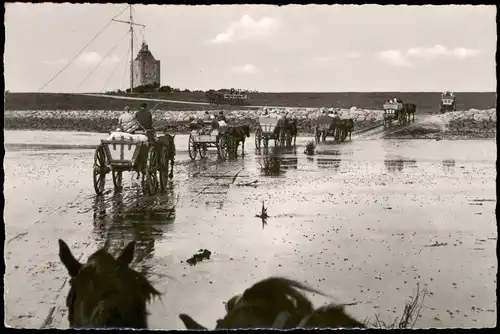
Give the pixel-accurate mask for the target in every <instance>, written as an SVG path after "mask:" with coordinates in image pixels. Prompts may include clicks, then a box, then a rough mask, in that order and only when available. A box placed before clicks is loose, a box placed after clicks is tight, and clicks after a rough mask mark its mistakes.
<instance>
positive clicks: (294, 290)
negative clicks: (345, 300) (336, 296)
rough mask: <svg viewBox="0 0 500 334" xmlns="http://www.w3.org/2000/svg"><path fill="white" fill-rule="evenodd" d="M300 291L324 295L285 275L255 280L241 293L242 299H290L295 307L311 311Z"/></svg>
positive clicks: (307, 300)
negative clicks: (255, 281) (254, 282)
mask: <svg viewBox="0 0 500 334" xmlns="http://www.w3.org/2000/svg"><path fill="white" fill-rule="evenodd" d="M302 291H307V292H311V293H317V294H319V295H322V296H326V295H325V294H324V293H322V292H321V291H319V290H316V289H314V288H312V287H309V286H307V285H305V284H303V283H300V282H298V281H295V280H292V279H288V278H285V277H269V278H267V279H264V280H262V281H260V282H257V283H256V284H254V285H253V286H251V287H250V288H248V289H247V290H245V292H244V293H243V299H244V300H253V299H259V300H273V301H284V300H289V301H291V302H292V303H293V304H294V305H295V308H296V309H299V310H303V311H307V312H311V311H312V310H313V305H312V303H311V301H310V300H309V299H308V298H307V297H306V296H305V295H304V293H303V292H302Z"/></svg>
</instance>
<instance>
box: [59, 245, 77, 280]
mask: <svg viewBox="0 0 500 334" xmlns="http://www.w3.org/2000/svg"><path fill="white" fill-rule="evenodd" d="M59 259H61V262H62V264H63V265H64V266H65V267H66V270H68V273H69V275H70V276H71V277H75V276H76V275H77V274H78V272H79V271H80V269H81V268H82V264H81V263H80V262H78V260H77V259H75V257H74V256H73V254H71V250H70V249H69V247H68V245H67V244H66V243H65V242H64V241H62V240H61V239H59Z"/></svg>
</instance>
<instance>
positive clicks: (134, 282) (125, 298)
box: [59, 239, 160, 329]
mask: <svg viewBox="0 0 500 334" xmlns="http://www.w3.org/2000/svg"><path fill="white" fill-rule="evenodd" d="M105 248H106V247H104V248H101V249H99V250H98V251H96V252H95V253H94V254H92V255H91V256H90V257H89V258H88V260H87V263H85V264H82V263H80V262H79V261H78V260H77V259H75V257H74V256H73V254H71V251H70V249H69V247H68V245H66V243H65V242H64V241H62V240H60V239H59V258H60V259H61V262H62V263H63V265H64V266H65V267H66V269H67V270H68V273H69V276H70V281H69V284H70V289H69V293H68V296H67V298H66V306H67V307H68V321H69V324H70V326H71V327H73V328H75V327H80V328H82V327H85V328H109V327H113V328H118V327H122V328H123V327H125V328H136V329H139V328H147V312H146V303H147V302H148V301H149V300H150V299H151V298H154V297H156V296H160V292H158V291H157V290H156V289H155V288H154V287H153V286H152V285H151V284H150V283H149V282H148V280H147V279H146V278H145V277H144V276H143V275H142V274H141V273H139V272H137V271H135V270H133V269H131V268H130V267H129V264H130V263H131V262H132V259H133V257H134V250H135V242H131V243H129V244H128V245H127V246H126V247H125V248H124V249H123V251H122V252H121V254H120V256H118V257H117V258H116V259H115V258H114V257H113V256H112V255H111V254H109V253H108V251H107V250H106V249H105Z"/></svg>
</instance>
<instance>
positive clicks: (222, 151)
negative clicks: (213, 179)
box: [188, 120, 232, 160]
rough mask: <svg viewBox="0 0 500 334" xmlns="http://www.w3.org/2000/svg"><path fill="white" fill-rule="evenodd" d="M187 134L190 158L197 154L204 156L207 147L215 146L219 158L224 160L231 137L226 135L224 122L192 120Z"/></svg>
mask: <svg viewBox="0 0 500 334" xmlns="http://www.w3.org/2000/svg"><path fill="white" fill-rule="evenodd" d="M191 125H192V128H191V133H190V134H189V142H188V153H189V157H190V158H191V160H195V159H196V156H197V155H198V154H199V155H200V157H201V158H206V156H207V149H208V148H209V147H215V148H217V155H218V157H219V159H221V160H225V159H226V158H227V155H228V151H229V150H230V149H231V147H232V139H231V137H230V136H229V135H228V127H227V125H226V124H225V122H218V121H216V120H211V121H208V122H194V123H192V124H191Z"/></svg>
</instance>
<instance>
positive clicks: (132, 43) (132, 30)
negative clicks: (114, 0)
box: [113, 5, 146, 93]
mask: <svg viewBox="0 0 500 334" xmlns="http://www.w3.org/2000/svg"><path fill="white" fill-rule="evenodd" d="M129 13H130V14H129V17H130V21H122V20H115V19H113V21H116V22H120V23H127V24H129V25H130V92H131V93H132V92H133V91H134V26H141V27H146V26H145V25H144V24H140V23H134V20H133V17H132V5H129Z"/></svg>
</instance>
